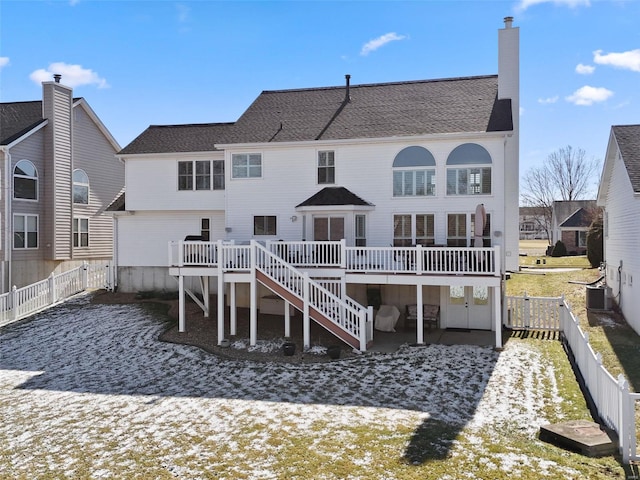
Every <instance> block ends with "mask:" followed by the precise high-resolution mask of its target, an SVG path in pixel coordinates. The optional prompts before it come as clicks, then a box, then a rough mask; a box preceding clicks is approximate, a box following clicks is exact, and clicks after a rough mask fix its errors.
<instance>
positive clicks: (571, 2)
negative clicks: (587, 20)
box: [516, 0, 591, 11]
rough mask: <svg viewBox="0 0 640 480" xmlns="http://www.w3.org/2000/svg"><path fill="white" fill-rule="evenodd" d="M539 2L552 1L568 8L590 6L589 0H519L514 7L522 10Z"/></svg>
mask: <svg viewBox="0 0 640 480" xmlns="http://www.w3.org/2000/svg"><path fill="white" fill-rule="evenodd" d="M541 3H553V4H554V5H557V6H566V7H569V8H577V7H589V6H591V2H590V0H520V3H519V4H518V6H517V7H516V10H519V11H523V10H526V9H527V8H529V7H533V6H534V5H539V4H541Z"/></svg>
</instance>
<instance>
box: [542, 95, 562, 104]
mask: <svg viewBox="0 0 640 480" xmlns="http://www.w3.org/2000/svg"><path fill="white" fill-rule="evenodd" d="M557 101H558V95H556V96H555V97H549V98H539V99H538V103H541V104H543V105H548V104H550V103H556V102H557Z"/></svg>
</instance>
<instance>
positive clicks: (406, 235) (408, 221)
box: [393, 213, 436, 247]
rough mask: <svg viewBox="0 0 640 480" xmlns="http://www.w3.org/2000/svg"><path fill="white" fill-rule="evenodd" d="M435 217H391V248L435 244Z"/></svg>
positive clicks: (426, 215)
mask: <svg viewBox="0 0 640 480" xmlns="http://www.w3.org/2000/svg"><path fill="white" fill-rule="evenodd" d="M435 238H436V235H435V215H434V214H433V213H416V214H401V215H394V216H393V246H394V247H411V246H413V245H417V244H420V245H423V246H428V245H434V244H435Z"/></svg>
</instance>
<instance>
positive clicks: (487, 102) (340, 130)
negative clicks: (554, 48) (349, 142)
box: [231, 76, 513, 143]
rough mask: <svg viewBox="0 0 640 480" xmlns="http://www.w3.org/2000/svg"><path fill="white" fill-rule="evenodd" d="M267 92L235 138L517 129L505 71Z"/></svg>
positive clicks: (258, 139) (267, 139)
mask: <svg viewBox="0 0 640 480" xmlns="http://www.w3.org/2000/svg"><path fill="white" fill-rule="evenodd" d="M349 92H350V101H348V102H345V97H346V95H345V94H346V87H345V86H342V87H328V88H313V89H301V90H280V91H265V92H262V93H261V94H260V96H258V98H257V99H256V100H255V101H254V102H253V104H252V105H251V106H250V107H249V108H248V109H247V110H246V111H245V113H244V114H243V115H242V116H241V117H240V118H239V119H238V121H237V122H236V125H235V126H234V128H233V129H232V131H231V133H232V137H231V139H232V140H233V143H236V142H237V143H245V142H249V143H251V142H290V141H307V140H320V139H322V140H325V139H330V140H333V139H354V138H381V137H395V136H408V135H424V134H439V133H457V132H486V131H504V130H512V129H513V124H512V119H511V102H510V101H509V100H507V101H498V100H497V92H498V77H497V76H484V77H466V78H453V79H444V80H426V81H413V82H397V83H380V84H369V85H353V86H351V87H350V90H349Z"/></svg>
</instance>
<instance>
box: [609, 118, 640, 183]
mask: <svg viewBox="0 0 640 480" xmlns="http://www.w3.org/2000/svg"><path fill="white" fill-rule="evenodd" d="M612 131H613V135H614V136H615V138H616V142H617V144H618V148H619V149H620V154H621V155H622V161H623V162H624V166H625V168H626V169H627V174H628V175H629V180H630V181H631V186H632V187H633V191H634V192H635V193H640V125H617V126H614V127H612Z"/></svg>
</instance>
